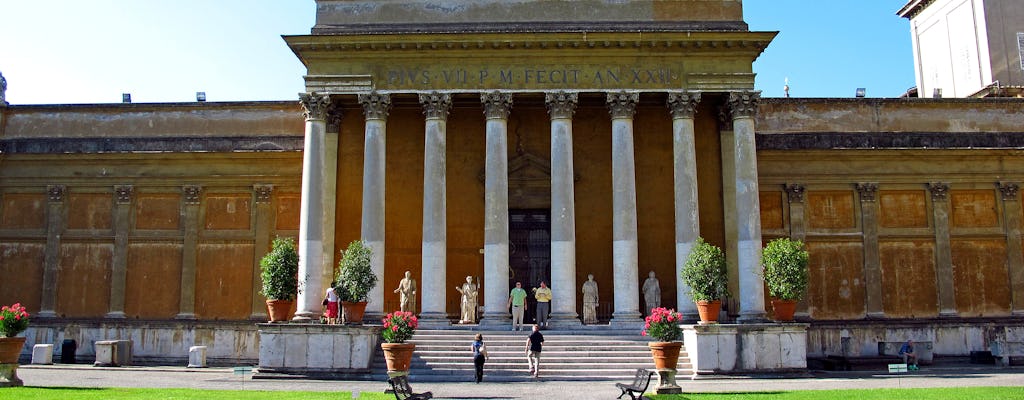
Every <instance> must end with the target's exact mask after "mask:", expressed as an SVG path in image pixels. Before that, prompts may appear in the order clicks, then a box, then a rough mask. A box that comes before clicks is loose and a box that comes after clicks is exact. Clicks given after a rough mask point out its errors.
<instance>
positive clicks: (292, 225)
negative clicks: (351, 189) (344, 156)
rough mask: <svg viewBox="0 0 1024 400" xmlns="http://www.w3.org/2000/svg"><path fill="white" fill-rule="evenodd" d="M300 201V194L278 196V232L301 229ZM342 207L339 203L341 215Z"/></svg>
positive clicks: (276, 226)
mask: <svg viewBox="0 0 1024 400" xmlns="http://www.w3.org/2000/svg"><path fill="white" fill-rule="evenodd" d="M339 164H340V161H339ZM339 175H340V174H339ZM339 186H340V185H339ZM300 200H301V196H300V195H299V194H298V193H281V194H279V195H277V216H276V223H275V228H276V229H277V230H298V229H299V214H300V212H301V208H302V203H300ZM342 205H343V204H342V203H341V202H340V201H339V202H338V208H339V213H340V209H341V206H342Z"/></svg>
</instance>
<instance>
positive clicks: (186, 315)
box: [174, 313, 196, 319]
mask: <svg viewBox="0 0 1024 400" xmlns="http://www.w3.org/2000/svg"><path fill="white" fill-rule="evenodd" d="M174 319H196V315H195V314H193V313H181V314H178V315H175V316H174Z"/></svg>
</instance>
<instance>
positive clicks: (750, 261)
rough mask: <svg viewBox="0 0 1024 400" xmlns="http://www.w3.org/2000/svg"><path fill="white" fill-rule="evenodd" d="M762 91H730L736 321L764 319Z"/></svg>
mask: <svg viewBox="0 0 1024 400" xmlns="http://www.w3.org/2000/svg"><path fill="white" fill-rule="evenodd" d="M760 98H761V92H757V91H744V92H732V93H729V111H730V112H731V114H732V125H733V135H734V139H733V163H734V164H733V165H734V171H735V174H736V176H735V179H736V180H735V187H736V203H735V205H734V207H735V209H736V225H735V226H736V228H737V229H736V238H735V240H736V253H737V254H736V256H737V258H736V263H737V264H736V266H737V273H738V274H739V297H740V310H739V311H740V315H739V319H738V322H744V323H752V322H762V321H764V320H765V309H764V279H763V278H762V276H763V275H762V271H763V268H762V267H761V205H760V203H759V199H758V186H757V147H756V144H755V141H754V116H755V115H756V114H757V103H758V101H759V100H760Z"/></svg>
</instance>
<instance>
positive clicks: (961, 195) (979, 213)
mask: <svg viewBox="0 0 1024 400" xmlns="http://www.w3.org/2000/svg"><path fill="white" fill-rule="evenodd" d="M949 201H950V205H951V208H952V210H950V214H952V215H951V218H950V219H951V220H952V221H951V223H950V226H951V227H952V228H992V227H997V226H999V209H998V207H997V206H996V191H995V190H954V191H952V192H951V193H950V195H949Z"/></svg>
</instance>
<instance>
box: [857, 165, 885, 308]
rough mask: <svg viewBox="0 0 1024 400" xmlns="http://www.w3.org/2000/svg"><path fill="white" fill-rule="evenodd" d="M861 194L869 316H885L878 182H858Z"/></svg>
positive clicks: (865, 286)
mask: <svg viewBox="0 0 1024 400" xmlns="http://www.w3.org/2000/svg"><path fill="white" fill-rule="evenodd" d="M857 193H859V194H860V213H861V226H863V230H864V233H863V235H864V239H863V246H864V289H865V292H864V297H865V302H866V303H867V304H865V307H866V311H867V317H868V318H884V317H885V311H884V310H883V308H882V259H881V256H880V255H879V253H878V202H877V201H875V198H876V196H877V193H878V183H875V182H862V183H858V184H857Z"/></svg>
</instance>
